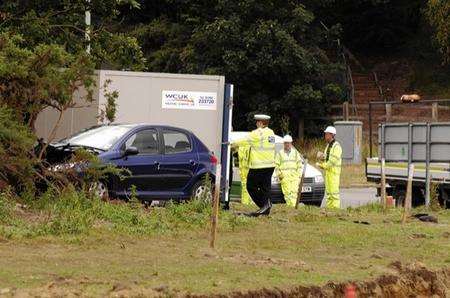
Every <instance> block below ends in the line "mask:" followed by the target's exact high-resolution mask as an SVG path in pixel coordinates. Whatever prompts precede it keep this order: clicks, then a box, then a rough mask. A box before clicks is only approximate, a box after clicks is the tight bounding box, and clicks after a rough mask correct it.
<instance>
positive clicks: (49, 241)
mask: <svg viewBox="0 0 450 298" xmlns="http://www.w3.org/2000/svg"><path fill="white" fill-rule="evenodd" d="M98 204H100V206H99V207H95V208H97V209H98V210H100V211H101V212H99V211H96V212H98V213H96V215H95V216H94V217H93V218H92V223H91V224H90V225H88V226H86V227H85V229H79V230H73V229H60V230H56V231H59V232H58V233H55V232H54V230H48V231H47V232H46V233H43V232H42V233H41V234H38V233H31V232H29V233H26V232H25V231H26V229H27V228H26V226H25V224H24V225H22V224H19V223H17V222H11V221H10V222H7V221H5V220H3V223H2V224H1V225H0V227H1V229H0V235H1V236H0V289H2V288H3V289H5V288H6V291H7V289H11V288H19V289H35V290H36V291H38V292H39V291H41V290H42V289H48V288H52V287H58V288H59V289H61V290H62V291H67V292H63V293H68V292H70V291H76V292H77V293H82V294H84V295H106V294H107V293H110V291H111V290H112V289H117V288H120V287H124V288H127V287H139V288H141V289H151V290H152V291H155V290H156V291H160V292H163V293H164V295H167V296H171V295H173V294H174V293H224V292H230V291H234V290H250V289H259V288H262V287H267V288H272V287H281V288H289V287H291V286H294V285H321V284H324V283H326V282H327V281H330V280H333V281H345V280H349V279H358V280H362V279H367V278H371V277H375V276H378V275H380V274H382V273H386V272H390V271H391V269H390V268H389V267H388V265H389V264H390V263H391V262H393V261H400V262H402V263H411V262H421V263H423V264H425V265H427V266H428V267H430V268H443V267H448V266H450V212H449V211H439V212H437V213H435V214H436V215H437V217H438V218H439V224H431V223H424V222H420V221H417V220H413V219H411V220H410V221H408V222H407V223H406V224H405V225H402V224H400V223H399V219H400V212H399V211H398V210H390V211H388V212H387V213H386V214H384V213H383V212H382V211H380V210H379V207H378V206H369V207H365V208H362V209H355V210H351V209H350V210H342V211H336V212H330V211H328V212H325V211H323V210H320V209H317V208H306V209H302V210H297V211H296V210H292V209H288V208H286V207H284V206H276V207H275V208H274V212H273V214H272V215H271V216H270V217H267V218H257V219H255V218H247V217H243V216H237V215H235V213H234V212H235V211H236V210H243V208H244V207H243V206H242V205H240V204H235V205H232V210H233V211H229V212H225V211H224V212H222V213H221V214H220V225H219V234H218V242H217V248H216V250H212V249H210V248H209V247H208V231H209V224H208V219H209V214H210V208H209V206H208V205H205V204H203V203H198V202H194V203H188V204H174V205H169V206H168V207H166V208H164V209H163V208H154V209H149V210H144V209H142V208H140V207H132V206H129V205H126V206H123V205H121V204H119V205H113V204H109V203H98ZM46 210H47V209H46ZM75 212H81V211H77V210H75ZM30 213H33V214H34V215H33V216H35V217H34V218H33V217H32V215H30V214H28V215H26V218H23V216H22V219H21V220H22V222H24V223H27V221H29V220H30V218H32V219H33V221H37V222H39V221H41V222H42V223H44V222H45V219H42V218H40V217H41V216H42V214H36V213H35V211H33V212H31V211H30ZM44 213H45V212H44ZM45 214H46V215H45V216H49V218H52V217H54V216H56V215H55V214H52V213H51V212H50V214H47V213H45ZM133 214H134V215H135V218H134V219H133V218H130V219H127V217H129V216H131V217H132V215H133ZM89 216H91V215H89ZM59 220H60V223H59V224H58V225H61V224H63V223H64V222H65V221H67V219H66V220H62V219H61V218H60V219H59ZM72 220H73V221H74V222H76V221H78V220H80V219H72ZM85 220H86V219H85ZM355 221H366V222H368V223H369V224H368V225H366V224H361V223H355ZM72 224H74V223H72ZM47 225H48V222H47ZM7 231H9V232H7ZM30 231H31V230H30Z"/></svg>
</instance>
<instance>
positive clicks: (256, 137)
mask: <svg viewBox="0 0 450 298" xmlns="http://www.w3.org/2000/svg"><path fill="white" fill-rule="evenodd" d="M254 118H255V121H256V127H257V128H256V129H255V130H253V131H252V132H250V134H249V135H248V136H247V137H246V138H244V139H241V140H236V141H234V142H232V143H231V145H232V146H234V147H242V146H248V147H249V150H250V153H249V160H248V162H249V163H248V164H249V171H248V175H247V190H248V193H249V194H250V197H251V198H252V200H253V202H255V204H256V205H257V206H258V207H259V208H260V209H259V210H258V211H256V212H253V213H251V214H250V215H251V216H260V215H268V214H269V213H270V209H271V208H272V203H271V201H270V191H271V186H272V174H273V171H274V169H275V134H274V132H273V130H271V129H270V128H269V127H268V126H269V121H270V116H268V115H255V116H254Z"/></svg>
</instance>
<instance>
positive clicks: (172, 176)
mask: <svg viewBox="0 0 450 298" xmlns="http://www.w3.org/2000/svg"><path fill="white" fill-rule="evenodd" d="M161 136H162V143H163V146H164V147H163V152H164V155H163V160H162V163H161V168H160V171H161V173H162V174H163V176H164V185H163V187H164V189H165V190H166V191H171V192H177V193H180V192H183V193H184V194H186V195H188V193H187V192H188V191H189V190H188V189H187V186H188V185H190V184H191V183H192V179H193V177H194V174H195V171H196V169H197V167H198V163H199V159H198V154H197V152H195V150H194V145H193V140H192V138H191V137H190V135H189V134H188V133H186V132H183V131H179V130H175V129H162V132H161Z"/></svg>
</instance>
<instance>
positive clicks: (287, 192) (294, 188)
mask: <svg viewBox="0 0 450 298" xmlns="http://www.w3.org/2000/svg"><path fill="white" fill-rule="evenodd" d="M299 183H300V179H299V178H297V177H289V178H287V177H285V178H283V179H281V190H282V191H283V195H284V200H285V201H286V205H288V206H289V207H295V203H296V202H297V195H298V185H299Z"/></svg>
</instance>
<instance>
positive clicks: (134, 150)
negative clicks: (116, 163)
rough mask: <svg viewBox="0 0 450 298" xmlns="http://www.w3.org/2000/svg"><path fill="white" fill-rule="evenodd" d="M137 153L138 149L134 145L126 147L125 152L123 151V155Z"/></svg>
mask: <svg viewBox="0 0 450 298" xmlns="http://www.w3.org/2000/svg"><path fill="white" fill-rule="evenodd" d="M138 154H139V150H138V148H136V147H128V148H127V149H125V152H124V153H123V156H124V157H125V156H130V155H138Z"/></svg>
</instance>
